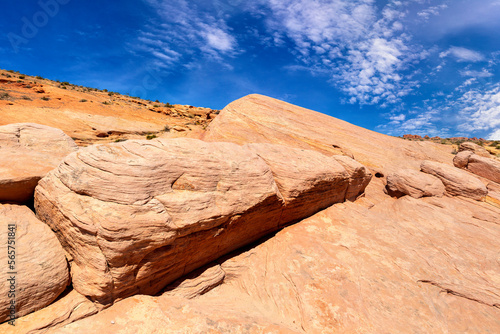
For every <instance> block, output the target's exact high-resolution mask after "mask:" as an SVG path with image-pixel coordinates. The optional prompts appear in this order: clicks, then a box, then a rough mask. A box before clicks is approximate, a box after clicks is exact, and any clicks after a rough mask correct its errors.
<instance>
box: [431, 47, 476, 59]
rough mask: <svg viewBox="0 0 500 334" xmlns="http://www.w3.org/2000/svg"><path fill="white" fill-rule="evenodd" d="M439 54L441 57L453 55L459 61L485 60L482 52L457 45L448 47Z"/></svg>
mask: <svg viewBox="0 0 500 334" xmlns="http://www.w3.org/2000/svg"><path fill="white" fill-rule="evenodd" d="M439 56H440V57H441V58H444V57H447V56H453V57H454V58H455V59H456V60H457V61H459V62H479V61H483V60H485V58H484V56H483V54H482V53H480V52H477V51H474V50H470V49H466V48H462V47H458V46H453V47H451V48H449V49H448V50H447V51H445V52H442V53H441V54H440V55H439Z"/></svg>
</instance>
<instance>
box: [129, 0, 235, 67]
mask: <svg viewBox="0 0 500 334" xmlns="http://www.w3.org/2000/svg"><path fill="white" fill-rule="evenodd" d="M143 1H145V2H146V3H147V4H148V5H149V6H151V8H153V9H154V10H155V11H156V13H157V14H158V18H155V19H152V20H151V24H150V25H149V26H148V27H146V28H145V29H144V30H143V31H141V32H140V36H139V37H138V39H137V41H138V43H137V42H136V43H134V44H131V45H130V48H131V49H132V50H133V51H142V52H147V53H149V54H150V55H152V56H154V57H155V61H154V63H155V65H156V67H163V68H169V67H174V66H179V64H182V65H183V66H185V67H187V68H192V67H193V64H194V63H196V62H197V60H199V59H201V58H206V57H208V58H210V59H213V60H216V61H219V62H221V63H223V58H224V57H226V56H229V57H231V56H234V55H235V54H236V53H237V52H238V50H237V48H238V43H237V41H236V38H235V37H234V36H232V34H231V30H230V29H229V27H228V26H227V24H226V22H225V21H224V20H223V19H221V18H217V17H215V16H214V15H210V14H208V13H206V12H203V11H202V10H201V9H200V8H199V7H198V6H197V5H196V4H195V3H193V2H188V1H186V0H143Z"/></svg>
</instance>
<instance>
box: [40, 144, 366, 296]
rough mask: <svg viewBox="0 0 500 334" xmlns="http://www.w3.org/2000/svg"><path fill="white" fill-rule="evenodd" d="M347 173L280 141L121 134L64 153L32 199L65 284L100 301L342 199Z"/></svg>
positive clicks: (168, 276) (148, 290)
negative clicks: (63, 260) (67, 276)
mask: <svg viewBox="0 0 500 334" xmlns="http://www.w3.org/2000/svg"><path fill="white" fill-rule="evenodd" d="M351 164H352V165H354V164H355V162H351ZM358 169H359V170H358V172H359V173H361V171H362V170H363V168H361V167H359V166H358ZM366 172H367V171H366ZM367 173H368V172H367ZM351 174H352V173H350V172H348V171H347V170H346V169H345V168H344V167H343V166H342V164H340V163H339V162H337V160H335V159H334V158H329V157H326V156H324V155H322V154H320V153H318V152H312V151H307V150H300V149H293V148H287V147H282V146H279V147H276V146H273V145H249V146H247V147H241V146H238V145H235V144H232V143H205V142H202V141H198V140H194V139H172V140H152V141H127V142H123V143H116V144H109V145H101V146H92V147H87V148H84V149H82V150H80V151H79V152H77V153H73V154H71V155H69V156H68V157H67V158H66V159H65V160H64V162H63V163H62V164H61V165H60V166H59V167H58V168H57V169H56V170H54V171H53V172H51V173H49V174H48V175H47V176H46V177H45V178H44V179H42V180H41V181H40V184H39V186H38V187H37V188H36V193H35V206H36V209H37V214H38V216H39V217H40V219H42V220H43V221H44V222H46V223H47V224H48V225H49V226H50V227H51V228H52V229H53V230H54V231H55V232H56V233H57V235H58V237H59V240H60V241H61V243H62V245H63V246H64V247H65V249H66V250H67V251H68V252H69V254H70V255H71V257H72V258H73V262H72V267H71V273H72V278H73V286H74V288H75V289H76V290H77V291H78V292H80V293H81V294H83V295H85V296H88V297H90V298H91V299H92V300H94V301H96V302H98V303H100V304H103V305H108V304H110V303H112V302H114V301H115V300H117V299H120V298H123V297H127V296H130V295H134V294H137V293H143V294H153V293H156V292H158V291H159V290H161V289H162V288H163V287H164V286H165V285H166V284H168V283H170V282H172V281H173V280H175V279H177V278H179V277H180V276H182V275H184V274H186V273H188V272H190V271H192V270H194V269H196V268H198V267H200V266H202V265H204V264H206V263H208V262H210V261H212V260H214V259H216V258H218V257H220V256H221V255H223V254H225V253H227V252H229V251H231V250H234V249H237V248H239V247H241V246H243V245H246V244H248V243H250V242H252V241H255V240H257V239H258V238H260V237H262V236H264V235H266V234H268V233H270V232H272V231H275V230H277V229H278V228H279V227H280V226H281V225H285V224H289V223H291V222H294V221H297V220H299V219H302V218H304V217H307V216H309V215H311V214H313V213H314V212H317V211H319V210H321V209H323V208H325V207H327V206H329V205H331V204H333V203H336V202H340V201H344V200H345V198H346V196H347V193H348V188H349V187H350V184H351V179H353V178H351ZM357 177H358V178H361V179H362V180H369V178H370V175H369V174H366V175H361V174H360V175H357ZM365 183H366V182H365ZM365 186H366V185H365ZM356 189H357V192H358V194H359V193H360V192H362V191H363V190H364V189H363V187H358V188H356ZM349 195H350V196H351V195H352V196H354V195H357V194H349Z"/></svg>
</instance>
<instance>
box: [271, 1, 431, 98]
mask: <svg viewBox="0 0 500 334" xmlns="http://www.w3.org/2000/svg"><path fill="white" fill-rule="evenodd" d="M265 5H266V6H268V7H269V9H270V11H271V15H270V17H269V19H268V27H269V29H270V30H271V31H279V32H280V33H281V34H283V35H284V36H286V37H287V38H288V39H290V40H291V41H292V42H293V43H294V44H295V50H296V51H297V55H298V57H297V58H298V60H299V61H301V62H302V63H303V64H305V65H306V66H319V67H321V68H324V69H328V70H329V72H330V74H331V77H332V82H333V83H334V84H335V86H337V87H338V88H339V89H341V90H342V91H343V92H344V93H345V94H347V95H348V96H349V98H348V99H346V102H348V103H361V104H377V103H378V104H382V105H383V104H384V103H396V102H398V101H400V100H401V98H402V97H403V96H405V95H407V94H409V93H410V92H411V90H412V88H414V87H415V86H416V83H415V82H414V81H413V80H411V78H410V77H406V74H404V73H403V72H404V70H406V69H407V68H408V67H409V66H411V64H412V63H413V62H414V61H417V60H418V59H420V58H421V57H424V56H425V52H423V50H422V49H421V48H419V47H418V46H416V45H414V44H412V42H411V38H410V36H409V35H408V34H406V33H405V29H404V24H403V22H402V20H403V19H404V18H405V16H406V11H405V8H404V5H402V4H401V3H400V2H393V3H391V4H389V5H387V6H385V7H384V8H382V9H379V8H378V7H377V5H376V4H375V2H374V1H372V0H354V1H347V0H313V1H308V2H303V1H299V0H269V1H266V2H265Z"/></svg>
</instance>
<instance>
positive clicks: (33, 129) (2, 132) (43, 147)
mask: <svg viewBox="0 0 500 334" xmlns="http://www.w3.org/2000/svg"><path fill="white" fill-rule="evenodd" d="M77 149H78V147H77V146H76V144H75V143H74V141H73V140H72V139H71V138H70V137H68V136H67V135H66V134H64V132H62V131H61V130H59V129H54V128H51V127H48V126H44V125H39V124H33V123H17V124H9V125H4V126H0V202H16V203H23V202H26V201H28V200H30V199H31V198H32V197H33V192H34V190H35V187H36V185H37V183H38V181H39V180H40V179H41V178H42V177H43V176H45V174H47V172H49V171H50V170H52V169H54V168H56V167H57V166H58V165H59V163H60V162H61V160H62V159H63V158H64V157H65V156H67V155H68V154H70V153H71V152H74V151H76V150H77Z"/></svg>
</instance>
